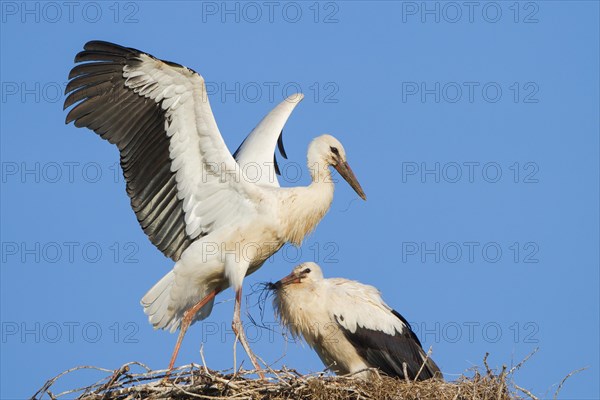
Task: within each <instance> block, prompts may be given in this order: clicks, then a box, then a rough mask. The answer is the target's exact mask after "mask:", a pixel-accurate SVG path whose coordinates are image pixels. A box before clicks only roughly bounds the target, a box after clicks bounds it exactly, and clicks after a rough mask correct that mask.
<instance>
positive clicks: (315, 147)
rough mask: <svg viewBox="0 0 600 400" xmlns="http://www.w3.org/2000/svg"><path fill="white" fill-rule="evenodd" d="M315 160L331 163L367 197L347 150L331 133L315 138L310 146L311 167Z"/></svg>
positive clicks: (355, 188) (357, 192) (359, 192)
mask: <svg viewBox="0 0 600 400" xmlns="http://www.w3.org/2000/svg"><path fill="white" fill-rule="evenodd" d="M315 162H322V163H325V166H329V165H331V166H332V167H333V168H335V169H336V170H337V172H339V174H340V175H341V177H342V178H344V180H345V181H346V182H348V184H349V185H350V186H351V187H352V189H354V191H355V192H356V194H358V195H359V196H360V197H361V199H363V200H366V199H367V196H366V195H365V192H364V191H363V189H362V187H361V186H360V183H358V179H356V176H355V175H354V172H352V169H351V168H350V165H348V161H346V150H344V146H342V144H341V143H340V141H339V140H337V139H336V138H334V137H333V136H331V135H321V136H319V137H317V138H315V139H314V140H313V141H312V142H311V143H310V146H309V147H308V163H309V168H311V169H312V168H313V167H314V166H313V164H314V163H315Z"/></svg>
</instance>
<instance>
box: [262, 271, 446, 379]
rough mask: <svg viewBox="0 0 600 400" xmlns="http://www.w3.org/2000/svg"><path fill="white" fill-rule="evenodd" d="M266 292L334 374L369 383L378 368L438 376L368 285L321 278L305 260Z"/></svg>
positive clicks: (398, 318)
mask: <svg viewBox="0 0 600 400" xmlns="http://www.w3.org/2000/svg"><path fill="white" fill-rule="evenodd" d="M271 289H274V291H275V297H274V299H273V305H274V308H275V310H276V312H277V314H278V315H279V318H280V319H281V322H282V323H283V324H284V325H286V326H287V327H288V329H289V330H290V332H291V334H292V335H293V336H294V337H300V336H302V337H304V340H306V342H307V343H308V345H309V346H310V347H312V348H313V349H315V351H316V352H317V354H318V355H319V357H320V358H321V361H323V363H324V364H325V366H326V367H328V368H329V369H331V370H332V371H333V372H335V373H336V374H338V375H346V374H356V375H357V376H358V377H359V378H362V379H369V378H371V371H369V370H368V368H378V369H380V370H381V371H383V372H384V373H385V374H387V375H389V376H396V377H400V378H402V379H404V378H405V377H407V378H408V379H411V380H414V379H415V377H416V379H417V380H423V379H429V378H433V377H438V378H442V374H441V372H440V369H439V368H438V366H437V365H436V364H435V362H433V360H432V359H431V358H429V357H427V354H426V353H425V352H424V351H423V348H422V346H421V342H420V341H419V338H417V336H416V335H415V333H414V332H413V331H412V329H411V327H410V324H409V323H408V322H407V321H406V320H405V319H404V317H402V315H400V314H399V313H398V312H397V311H395V310H393V309H392V308H391V307H389V306H388V305H387V304H385V303H384V301H383V299H382V298H381V294H380V293H379V290H377V289H376V288H374V287H373V286H369V285H363V284H362V283H360V282H356V281H350V280H348V279H343V278H330V279H324V278H323V272H321V268H320V267H319V266H318V265H317V264H315V263H312V262H307V263H303V264H300V265H298V266H297V267H295V268H294V270H293V271H292V273H291V274H290V275H288V276H286V277H285V278H283V279H281V280H280V281H278V282H276V283H275V284H271Z"/></svg>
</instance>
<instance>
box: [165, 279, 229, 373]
mask: <svg viewBox="0 0 600 400" xmlns="http://www.w3.org/2000/svg"><path fill="white" fill-rule="evenodd" d="M217 293H219V291H218V290H216V289H215V290H213V291H212V292H210V293H209V294H208V295H206V297H204V298H203V299H202V300H200V301H199V302H198V303H197V304H196V305H195V306H193V307H191V308H189V309H188V310H187V311H186V312H185V313H184V314H183V319H182V320H181V327H180V328H179V329H180V330H179V337H178V338H177V344H175V350H173V355H172V356H171V362H170V363H169V371H168V372H167V376H166V377H168V376H169V374H170V373H171V371H172V370H173V367H174V366H175V360H176V359H177V354H179V348H180V347H181V342H182V341H183V337H184V336H185V333H186V331H187V330H188V328H189V327H190V324H191V323H192V320H193V319H194V316H195V315H196V313H197V312H198V311H200V309H201V308H202V307H204V306H205V305H206V303H208V302H209V301H211V300H212V299H214V298H215V296H216V295H217Z"/></svg>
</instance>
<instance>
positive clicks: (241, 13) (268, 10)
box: [201, 1, 340, 24]
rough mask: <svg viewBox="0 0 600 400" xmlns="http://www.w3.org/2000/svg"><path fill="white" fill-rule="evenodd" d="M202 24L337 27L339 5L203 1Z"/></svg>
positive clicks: (328, 3)
mask: <svg viewBox="0 0 600 400" xmlns="http://www.w3.org/2000/svg"><path fill="white" fill-rule="evenodd" d="M201 4H202V15H201V21H202V22H203V23H206V22H220V23H224V24H225V23H236V24H239V23H246V24H257V23H268V24H274V23H291V24H295V23H298V22H300V21H307V22H312V23H315V24H337V23H338V22H339V12H340V5H339V3H336V2H333V1H327V2H318V1H314V2H295V1H285V2H280V1H263V2H258V1H244V2H242V1H203V2H202V3H201Z"/></svg>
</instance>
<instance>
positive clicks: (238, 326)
mask: <svg viewBox="0 0 600 400" xmlns="http://www.w3.org/2000/svg"><path fill="white" fill-rule="evenodd" d="M241 303H242V288H239V289H238V290H236V292H235V306H234V311H233V322H232V324H231V327H232V329H233V332H235V336H236V340H238V339H239V340H240V343H241V344H242V346H243V347H244V350H246V354H248V357H250V361H252V365H254V369H256V371H257V373H258V375H259V376H260V379H265V375H264V374H263V372H262V368H261V366H260V365H259V364H258V361H256V356H255V355H254V353H252V350H250V346H249V345H248V340H246V334H245V333H244V327H243V325H242V319H241V316H240V314H241ZM234 351H235V347H234ZM236 369H237V366H236Z"/></svg>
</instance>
